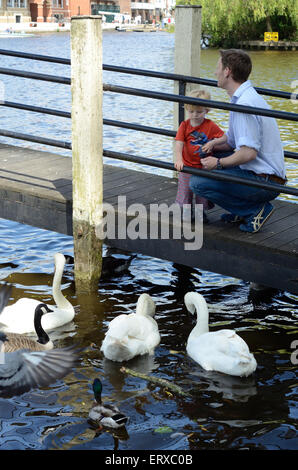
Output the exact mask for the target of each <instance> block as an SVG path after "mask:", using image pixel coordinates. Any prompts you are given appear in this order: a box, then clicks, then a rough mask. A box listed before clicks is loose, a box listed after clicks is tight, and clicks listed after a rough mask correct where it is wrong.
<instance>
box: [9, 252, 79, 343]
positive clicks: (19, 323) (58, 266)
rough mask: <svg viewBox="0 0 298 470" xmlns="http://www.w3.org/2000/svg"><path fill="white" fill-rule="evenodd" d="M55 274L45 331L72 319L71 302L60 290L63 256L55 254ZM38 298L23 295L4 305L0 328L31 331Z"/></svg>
mask: <svg viewBox="0 0 298 470" xmlns="http://www.w3.org/2000/svg"><path fill="white" fill-rule="evenodd" d="M54 259H55V274H54V279H53V298H54V301H55V304H56V305H49V304H48V307H49V308H50V309H51V310H53V311H52V312H48V313H46V314H44V316H43V319H42V325H43V328H44V330H45V331H48V330H52V329H54V328H58V327H59V326H62V325H64V324H66V323H69V322H70V321H72V320H73V318H74V315H75V311H74V308H73V306H72V305H71V303H70V302H69V301H68V300H67V299H66V298H65V297H64V295H63V294H62V292H61V279H62V274H63V270H64V265H65V257H64V255H62V254H61V253H56V254H55V257H54ZM38 304H40V300H36V299H29V298H26V297H24V298H23V299H19V300H17V302H15V303H14V304H13V305H8V306H7V307H5V308H4V309H3V311H2V313H1V314H0V329H1V330H2V331H3V332H10V333H20V334H23V333H32V332H34V331H35V328H34V313H35V309H36V307H37V305H38Z"/></svg>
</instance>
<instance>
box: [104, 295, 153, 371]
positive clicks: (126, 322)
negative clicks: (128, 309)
mask: <svg viewBox="0 0 298 470" xmlns="http://www.w3.org/2000/svg"><path fill="white" fill-rule="evenodd" d="M154 315H155V303H154V301H153V300H152V298H151V297H150V295H148V294H142V295H141V296H140V297H139V299H138V303H137V308H136V312H135V313H130V314H128V315H125V314H122V315H119V316H118V317H116V318H114V319H113V320H112V321H111V322H110V323H109V327H108V331H107V332H106V335H105V338H104V340H103V343H102V346H101V351H103V353H104V355H105V357H106V358H107V359H110V360H111V361H117V362H122V361H129V360H130V359H132V358H133V357H135V356H139V355H143V354H153V353H154V349H155V348H156V346H157V345H158V344H159V343H160V334H159V331H158V326H157V323H156V321H155V320H154V318H152V317H153V316H154Z"/></svg>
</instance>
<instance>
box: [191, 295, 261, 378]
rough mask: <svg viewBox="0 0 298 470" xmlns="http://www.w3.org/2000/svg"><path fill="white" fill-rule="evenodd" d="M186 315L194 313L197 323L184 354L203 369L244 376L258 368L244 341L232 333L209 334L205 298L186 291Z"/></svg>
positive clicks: (220, 331) (228, 331) (215, 332)
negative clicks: (187, 312)
mask: <svg viewBox="0 0 298 470" xmlns="http://www.w3.org/2000/svg"><path fill="white" fill-rule="evenodd" d="M184 302H185V305H186V308H187V310H188V311H189V312H191V313H195V312H197V324H196V326H195V327H194V328H193V330H192V331H191V333H190V335H189V337H188V340H187V345H186V351H187V354H188V355H189V356H190V357H191V358H192V359H193V360H194V361H195V362H197V363H198V364H200V366H201V367H203V369H205V370H213V371H217V372H222V373H224V374H229V375H235V376H239V377H242V376H245V377H247V376H248V375H250V374H252V373H253V372H254V371H255V370H256V367H257V363H256V360H255V358H254V356H253V354H251V353H250V351H249V348H248V346H247V344H246V343H245V341H244V340H243V339H242V338H240V336H238V335H237V333H236V332H235V331H233V330H218V331H213V332H209V312H208V307H207V304H206V301H205V299H204V297H203V296H202V295H200V294H198V293H196V292H188V293H187V294H186V295H185V297H184Z"/></svg>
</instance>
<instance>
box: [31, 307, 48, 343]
mask: <svg viewBox="0 0 298 470" xmlns="http://www.w3.org/2000/svg"><path fill="white" fill-rule="evenodd" d="M51 311H52V310H50V309H49V307H48V306H47V305H46V304H39V305H37V307H36V309H35V314H34V328H35V331H36V334H37V337H38V340H37V342H38V343H40V344H47V343H48V342H49V341H50V338H49V336H48V334H47V333H46V332H45V330H44V329H43V327H42V326H41V318H42V316H43V315H44V314H45V313H47V312H51Z"/></svg>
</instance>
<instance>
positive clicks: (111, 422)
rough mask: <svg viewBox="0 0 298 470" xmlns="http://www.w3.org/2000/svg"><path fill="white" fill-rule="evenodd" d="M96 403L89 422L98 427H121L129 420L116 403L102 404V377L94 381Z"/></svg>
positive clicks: (90, 413)
mask: <svg viewBox="0 0 298 470" xmlns="http://www.w3.org/2000/svg"><path fill="white" fill-rule="evenodd" d="M92 388H93V393H94V399H95V402H94V405H93V407H92V408H91V410H90V412H89V418H88V421H89V423H90V424H91V425H92V426H93V427H96V428H101V427H107V428H114V429H117V428H120V427H122V426H125V425H126V423H127V422H128V419H129V418H128V417H127V416H125V415H124V414H122V413H120V411H119V409H118V408H117V406H115V405H107V404H102V401H101V393H102V383H101V381H100V379H94V381H93V386H92Z"/></svg>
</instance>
